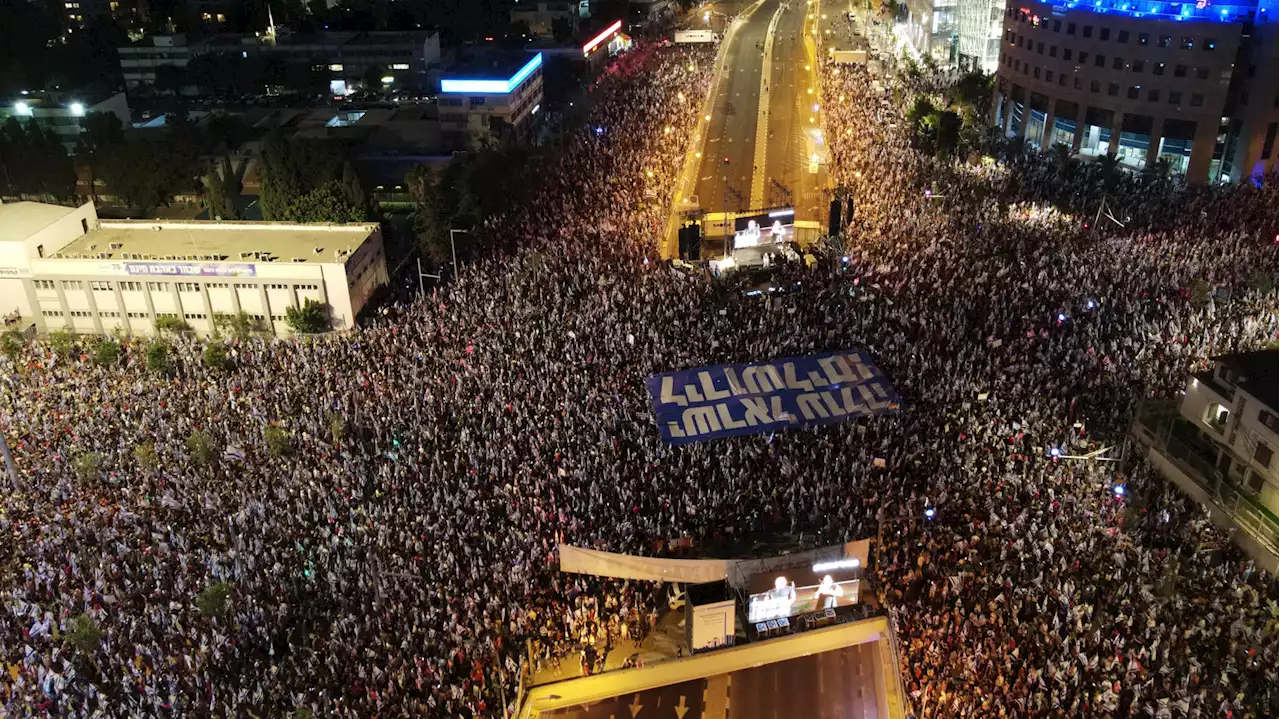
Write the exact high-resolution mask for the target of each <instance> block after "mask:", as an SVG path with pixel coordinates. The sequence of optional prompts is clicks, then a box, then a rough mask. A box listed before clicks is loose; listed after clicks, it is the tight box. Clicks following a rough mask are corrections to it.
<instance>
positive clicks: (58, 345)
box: [49, 327, 76, 357]
mask: <svg viewBox="0 0 1280 719" xmlns="http://www.w3.org/2000/svg"><path fill="white" fill-rule="evenodd" d="M75 347H76V335H75V333H74V332H72V331H71V330H69V329H66V328H65V327H64V328H61V329H56V330H54V331H52V332H50V333H49V348H50V349H52V350H53V353H54V354H56V355H58V356H59V357H70V356H71V355H72V354H73V352H74V351H75Z"/></svg>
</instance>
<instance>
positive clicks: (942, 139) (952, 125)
mask: <svg viewBox="0 0 1280 719" xmlns="http://www.w3.org/2000/svg"><path fill="white" fill-rule="evenodd" d="M934 115H935V118H936V119H934V121H933V124H934V126H935V128H936V129H935V133H934V144H935V145H936V148H937V153H938V156H939V157H947V156H950V155H951V154H953V153H954V152H955V151H956V149H957V148H959V146H960V127H961V125H962V124H963V123H962V122H961V120H960V116H959V115H957V114H956V113H954V112H952V111H951V110H944V111H942V112H937V113H934Z"/></svg>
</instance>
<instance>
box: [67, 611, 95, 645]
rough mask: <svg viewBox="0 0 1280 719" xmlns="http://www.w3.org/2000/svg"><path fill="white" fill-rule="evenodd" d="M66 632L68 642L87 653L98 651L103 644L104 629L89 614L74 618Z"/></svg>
mask: <svg viewBox="0 0 1280 719" xmlns="http://www.w3.org/2000/svg"><path fill="white" fill-rule="evenodd" d="M64 634H65V636H66V639H67V643H68V644H70V645H71V646H73V647H75V648H76V649H79V650H80V651H82V652H84V653H86V654H88V653H91V652H94V651H96V650H97V649H98V647H99V646H100V645H101V644H102V630H101V629H99V628H98V625H97V624H96V623H94V621H93V617H90V616H89V615H88V614H81V615H79V616H77V617H76V618H75V619H72V620H71V622H70V624H69V625H68V626H67V629H66V632H65V633H64Z"/></svg>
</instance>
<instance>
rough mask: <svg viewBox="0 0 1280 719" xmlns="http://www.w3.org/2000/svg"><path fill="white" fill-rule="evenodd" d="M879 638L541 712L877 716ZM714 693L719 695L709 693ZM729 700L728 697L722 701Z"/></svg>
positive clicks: (652, 717) (772, 718)
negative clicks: (876, 682) (599, 700)
mask: <svg viewBox="0 0 1280 719" xmlns="http://www.w3.org/2000/svg"><path fill="white" fill-rule="evenodd" d="M877 645H878V643H877V642H870V643H867V644H860V645H856V646H852V647H845V648H843V649H838V650H835V651H829V652H822V653H819V654H812V655H809V656H805V657H799V658H797V659H791V660H788V661H785V662H777V663H774V664H765V665H763V666H759V667H753V668H750V669H744V670H742V671H738V672H733V673H732V674H728V675H724V674H721V675H716V676H712V677H707V678H706V679H697V680H693V681H687V682H681V683H679V684H672V685H669V686H665V687H659V688H657V689H650V690H647V691H643V692H639V693H636V694H626V695H623V696H618V697H612V698H610V699H606V700H604V701H601V702H594V703H592V704H589V705H581V704H579V705H576V706H570V707H564V708H561V709H556V710H554V711H550V712H546V713H544V714H543V716H546V717H555V719H793V718H802V719H876V717H878V716H879V712H878V710H877V705H878V701H879V700H882V699H883V698H882V697H878V695H877V694H876V685H875V675H874V673H873V672H874V667H875V663H876V662H877V661H879V659H880V657H879V649H878V648H877ZM713 694H718V695H713ZM726 699H727V700H726Z"/></svg>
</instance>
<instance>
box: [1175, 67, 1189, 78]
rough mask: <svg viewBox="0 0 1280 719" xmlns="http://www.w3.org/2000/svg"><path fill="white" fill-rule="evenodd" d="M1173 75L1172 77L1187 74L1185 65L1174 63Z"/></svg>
mask: <svg viewBox="0 0 1280 719" xmlns="http://www.w3.org/2000/svg"><path fill="white" fill-rule="evenodd" d="M1173 76H1174V77H1186V76H1187V66H1186V65H1174V66H1173Z"/></svg>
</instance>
